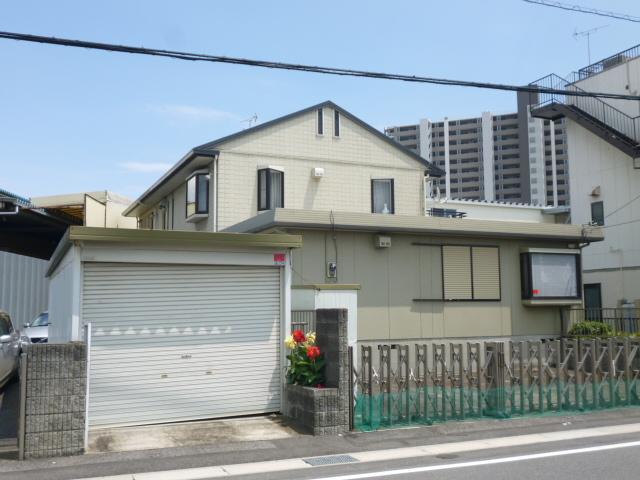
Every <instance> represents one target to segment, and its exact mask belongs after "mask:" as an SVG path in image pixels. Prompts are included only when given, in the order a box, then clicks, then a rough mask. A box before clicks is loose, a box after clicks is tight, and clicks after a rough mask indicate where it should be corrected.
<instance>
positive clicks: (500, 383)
mask: <svg viewBox="0 0 640 480" xmlns="http://www.w3.org/2000/svg"><path fill="white" fill-rule="evenodd" d="M485 348H486V349H487V351H489V352H491V357H490V358H489V364H488V365H487V374H488V377H489V379H490V381H489V382H488V385H487V387H488V389H489V391H488V392H487V404H488V410H487V415H488V416H490V417H496V418H505V417H506V412H505V398H504V396H505V388H504V385H505V382H504V380H505V378H504V377H505V373H506V369H505V361H504V343H502V342H489V343H487V344H486V347H485Z"/></svg>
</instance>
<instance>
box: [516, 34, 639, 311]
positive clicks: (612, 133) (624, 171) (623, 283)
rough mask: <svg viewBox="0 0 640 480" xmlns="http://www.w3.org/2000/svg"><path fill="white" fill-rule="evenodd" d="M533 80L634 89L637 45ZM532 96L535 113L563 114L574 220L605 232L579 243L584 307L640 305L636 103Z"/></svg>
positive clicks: (552, 117)
mask: <svg viewBox="0 0 640 480" xmlns="http://www.w3.org/2000/svg"><path fill="white" fill-rule="evenodd" d="M533 85H539V86H546V87H549V86H554V87H555V88H564V89H566V90H567V91H577V90H584V91H597V92H608V93H618V94H632V95H638V93H639V92H640V45H639V46H636V47H633V48H631V49H629V50H626V51H624V52H620V53H617V54H615V55H613V56H611V57H609V58H606V59H604V60H601V61H599V62H596V63H594V64H592V65H589V66H587V67H585V68H582V69H581V70H579V71H578V72H577V73H576V74H574V76H573V78H571V79H569V80H567V79H562V78H561V77H558V76H557V75H549V76H547V77H544V78H542V79H540V80H539V81H537V82H535V83H534V84H533ZM534 97H537V96H534ZM529 103H532V104H533V108H532V113H533V115H535V116H537V117H541V118H544V119H547V120H554V121H555V120H559V119H562V118H564V120H565V124H566V129H567V139H568V145H567V147H568V154H569V159H570V160H569V168H570V175H569V177H570V179H571V186H570V192H571V221H572V222H573V223H576V224H582V225H588V224H595V225H602V226H603V228H604V230H605V232H606V235H605V241H604V242H599V243H597V244H593V245H589V246H587V247H586V248H585V249H584V254H583V269H584V282H585V285H584V295H585V304H586V306H587V307H594V308H598V307H601V306H604V307H617V306H620V305H622V304H623V303H624V302H626V301H628V302H635V303H636V305H637V306H640V241H639V239H640V117H639V115H640V102H638V101H635V100H633V101H630V100H611V99H605V98H589V97H575V96H563V95H553V96H552V95H548V94H541V95H540V96H539V98H534V100H533V101H531V102H529Z"/></svg>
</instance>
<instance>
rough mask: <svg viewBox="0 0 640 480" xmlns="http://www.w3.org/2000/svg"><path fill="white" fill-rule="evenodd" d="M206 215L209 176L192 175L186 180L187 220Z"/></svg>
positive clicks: (202, 174)
mask: <svg viewBox="0 0 640 480" xmlns="http://www.w3.org/2000/svg"><path fill="white" fill-rule="evenodd" d="M206 213H209V174H208V173H194V174H193V175H191V177H189V178H188V179H187V209H186V215H187V218H188V217H190V216H192V215H196V214H206ZM151 228H153V226H152V227H151Z"/></svg>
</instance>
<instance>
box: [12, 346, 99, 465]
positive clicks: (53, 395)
mask: <svg viewBox="0 0 640 480" xmlns="http://www.w3.org/2000/svg"><path fill="white" fill-rule="evenodd" d="M22 361H23V362H26V365H22V366H21V372H22V378H21V382H22V385H21V392H22V394H21V396H22V398H21V413H20V415H21V419H20V427H21V431H20V445H19V446H20V455H21V458H24V459H28V458H44V457H56V456H64V455H78V454H82V453H84V435H85V419H86V412H85V402H86V386H87V347H86V345H85V344H84V343H79V342H74V343H67V344H46V343H43V344H34V345H29V346H28V347H27V348H26V353H25V354H23V357H22Z"/></svg>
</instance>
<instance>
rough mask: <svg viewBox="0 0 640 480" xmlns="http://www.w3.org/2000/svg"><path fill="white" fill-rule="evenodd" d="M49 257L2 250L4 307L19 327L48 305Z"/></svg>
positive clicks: (0, 297)
mask: <svg viewBox="0 0 640 480" xmlns="http://www.w3.org/2000/svg"><path fill="white" fill-rule="evenodd" d="M47 263H48V262H47V261H46V260H40V259H37V258H31V257H24V256H22V255H14V254H13V253H8V252H0V309H1V310H5V311H7V312H9V315H11V318H12V319H13V323H14V325H15V326H16V327H17V328H22V325H23V324H24V323H25V322H28V321H30V320H33V318H34V317H35V316H36V315H38V314H39V313H40V312H42V311H44V310H46V309H47V305H48V301H49V281H48V280H47V279H46V278H45V273H46V270H47Z"/></svg>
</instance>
